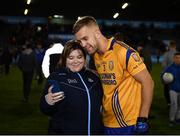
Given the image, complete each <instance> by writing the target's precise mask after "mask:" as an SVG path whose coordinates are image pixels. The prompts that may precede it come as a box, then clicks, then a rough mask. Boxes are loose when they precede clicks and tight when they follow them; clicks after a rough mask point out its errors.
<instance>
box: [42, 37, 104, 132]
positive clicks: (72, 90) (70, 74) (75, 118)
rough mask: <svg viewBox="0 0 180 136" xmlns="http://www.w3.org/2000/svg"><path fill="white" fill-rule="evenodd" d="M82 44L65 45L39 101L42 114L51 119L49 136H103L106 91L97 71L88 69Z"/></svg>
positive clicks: (75, 42) (69, 43) (73, 41)
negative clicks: (56, 68)
mask: <svg viewBox="0 0 180 136" xmlns="http://www.w3.org/2000/svg"><path fill="white" fill-rule="evenodd" d="M85 66H86V53H85V51H84V49H83V48H82V47H81V46H80V43H79V42H77V41H75V40H72V41H68V42H67V43H66V44H65V47H64V50H63V52H62V59H60V68H59V69H58V70H57V71H56V72H53V73H51V74H50V76H49V77H48V78H47V83H46V85H45V89H44V93H43V95H42V97H41V100H40V109H41V111H42V112H43V113H44V114H46V115H48V116H50V122H49V130H48V134H61V135H66V134H68V135H98V134H103V124H102V115H101V106H102V96H103V90H102V86H101V82H100V79H99V77H98V75H97V74H95V72H93V71H92V70H90V69H87V68H86V67H85Z"/></svg>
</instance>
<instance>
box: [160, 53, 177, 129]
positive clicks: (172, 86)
mask: <svg viewBox="0 0 180 136" xmlns="http://www.w3.org/2000/svg"><path fill="white" fill-rule="evenodd" d="M166 72H167V73H171V74H172V75H173V81H172V82H170V83H169V84H168V91H169V95H170V110H169V125H170V126H174V125H175V124H176V122H178V123H179V122H180V52H176V53H175V54H174V56H173V63H172V64H171V65H170V66H168V67H166V69H165V70H164V71H163V73H162V75H163V74H164V73H166ZM164 84H166V83H164Z"/></svg>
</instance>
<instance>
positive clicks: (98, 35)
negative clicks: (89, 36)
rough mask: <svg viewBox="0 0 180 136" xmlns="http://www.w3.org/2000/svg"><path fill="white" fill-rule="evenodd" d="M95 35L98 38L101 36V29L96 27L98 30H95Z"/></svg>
mask: <svg viewBox="0 0 180 136" xmlns="http://www.w3.org/2000/svg"><path fill="white" fill-rule="evenodd" d="M95 36H96V38H97V39H99V38H100V36H101V32H100V31H99V29H96V30H95Z"/></svg>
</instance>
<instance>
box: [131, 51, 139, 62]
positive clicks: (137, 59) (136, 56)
mask: <svg viewBox="0 0 180 136" xmlns="http://www.w3.org/2000/svg"><path fill="white" fill-rule="evenodd" d="M132 57H133V59H134V60H135V61H140V57H139V56H138V55H137V54H136V53H133V54H132Z"/></svg>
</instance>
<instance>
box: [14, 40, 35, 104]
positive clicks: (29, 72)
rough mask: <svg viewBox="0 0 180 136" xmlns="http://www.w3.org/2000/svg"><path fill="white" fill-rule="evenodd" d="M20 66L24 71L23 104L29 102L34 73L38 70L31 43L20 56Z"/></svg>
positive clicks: (27, 44)
mask: <svg viewBox="0 0 180 136" xmlns="http://www.w3.org/2000/svg"><path fill="white" fill-rule="evenodd" d="M18 66H19V68H20V70H21V71H22V79H23V96H24V98H23V100H22V101H23V102H28V100H29V96H30V92H31V86H32V80H33V76H34V71H35V70H36V69H37V61H36V55H35V52H34V51H33V49H32V44H31V43H28V42H27V43H26V45H25V49H24V50H23V51H22V53H21V54H20V56H19V61H18Z"/></svg>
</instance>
